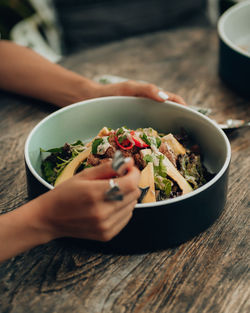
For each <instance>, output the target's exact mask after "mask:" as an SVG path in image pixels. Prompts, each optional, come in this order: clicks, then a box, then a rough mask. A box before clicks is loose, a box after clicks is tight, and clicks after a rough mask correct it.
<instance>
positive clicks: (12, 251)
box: [0, 198, 53, 262]
mask: <svg viewBox="0 0 250 313" xmlns="http://www.w3.org/2000/svg"><path fill="white" fill-rule="evenodd" d="M41 206H42V202H41V201H40V198H37V199H35V200H33V201H31V202H29V203H27V204H25V205H23V206H21V207H20V208H18V209H16V210H14V211H12V212H9V213H6V214H3V215H1V216H0V262H1V261H4V260H7V259H8V258H10V257H12V256H15V255H17V254H19V253H21V252H24V251H26V250H29V249H31V248H33V247H35V246H37V245H40V244H44V243H46V242H48V241H50V240H52V239H53V237H52V235H51V233H50V232H49V231H48V230H47V229H44V228H43V227H42V224H41V222H40V220H39V215H37V212H38V211H39V210H41V209H42V208H41Z"/></svg>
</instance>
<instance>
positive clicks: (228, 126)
mask: <svg viewBox="0 0 250 313" xmlns="http://www.w3.org/2000/svg"><path fill="white" fill-rule="evenodd" d="M217 124H218V125H219V127H220V128H221V129H223V130H233V129H237V128H242V127H249V126H250V122H247V121H244V120H233V119H228V120H226V121H225V123H217Z"/></svg>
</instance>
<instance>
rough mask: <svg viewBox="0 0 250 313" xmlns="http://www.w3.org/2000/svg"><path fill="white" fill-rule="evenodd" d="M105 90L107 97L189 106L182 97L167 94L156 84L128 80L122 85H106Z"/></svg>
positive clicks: (170, 93)
mask: <svg viewBox="0 0 250 313" xmlns="http://www.w3.org/2000/svg"><path fill="white" fill-rule="evenodd" d="M105 88H106V90H105V93H106V95H117V96H118V95H120V96H137V97H146V98H150V99H153V100H156V101H159V102H164V101H166V100H170V101H173V102H176V103H179V104H183V105H187V104H186V102H185V101H184V99H183V98H182V97H181V96H179V95H176V94H174V93H172V92H168V91H167V92H165V91H163V90H161V89H160V88H159V87H157V86H156V85H154V84H149V83H142V82H137V81H133V80H128V81H125V82H122V83H117V84H110V85H106V86H105Z"/></svg>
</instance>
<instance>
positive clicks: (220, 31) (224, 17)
mask: <svg viewBox="0 0 250 313" xmlns="http://www.w3.org/2000/svg"><path fill="white" fill-rule="evenodd" d="M245 6H249V7H250V1H244V2H240V3H237V4H235V5H233V6H232V7H231V8H229V9H228V10H226V11H225V12H224V13H223V14H222V15H221V17H220V18H219V20H218V23H217V31H218V34H219V37H220V39H221V40H222V41H224V43H225V44H226V45H227V46H229V47H230V48H231V49H233V50H235V51H236V52H238V53H240V54H241V55H243V56H245V57H247V58H250V53H247V52H244V51H243V50H242V49H240V48H239V47H238V46H237V45H236V44H234V42H233V41H232V40H231V39H230V38H229V37H228V36H226V34H225V28H224V24H225V22H226V20H227V19H228V18H230V16H231V15H232V14H234V12H236V11H238V10H241V9H242V8H244V7H245Z"/></svg>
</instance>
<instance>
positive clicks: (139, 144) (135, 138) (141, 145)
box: [130, 130, 149, 148]
mask: <svg viewBox="0 0 250 313" xmlns="http://www.w3.org/2000/svg"><path fill="white" fill-rule="evenodd" d="M130 134H131V135H132V138H133V141H134V143H135V145H136V147H139V148H146V147H149V145H148V144H146V142H144V141H143V140H142V139H141V138H140V137H138V136H136V135H135V131H134V130H131V132H130Z"/></svg>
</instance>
